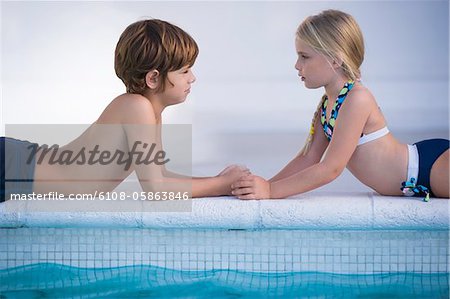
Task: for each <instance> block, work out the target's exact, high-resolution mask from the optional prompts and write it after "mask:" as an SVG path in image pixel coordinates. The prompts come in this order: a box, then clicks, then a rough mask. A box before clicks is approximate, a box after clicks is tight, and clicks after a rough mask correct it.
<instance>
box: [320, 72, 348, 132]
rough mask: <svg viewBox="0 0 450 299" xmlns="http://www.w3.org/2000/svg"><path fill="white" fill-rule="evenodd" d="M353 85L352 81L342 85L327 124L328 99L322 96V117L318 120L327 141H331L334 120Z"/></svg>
mask: <svg viewBox="0 0 450 299" xmlns="http://www.w3.org/2000/svg"><path fill="white" fill-rule="evenodd" d="M354 84H355V82H354V81H351V80H350V81H348V82H346V83H345V84H344V87H343V88H342V89H341V91H340V92H339V96H338V97H337V99H336V103H334V107H333V110H331V115H330V120H329V121H328V122H327V120H326V119H327V105H328V97H327V95H324V96H323V101H322V115H321V118H320V121H321V123H322V126H323V131H324V132H325V136H326V137H327V138H328V140H331V137H332V136H333V130H334V124H335V123H336V118H337V116H338V113H339V109H341V106H342V103H343V102H344V100H345V98H346V97H347V94H348V92H349V91H350V90H352V88H353V85H354Z"/></svg>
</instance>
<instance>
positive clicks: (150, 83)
mask: <svg viewBox="0 0 450 299" xmlns="http://www.w3.org/2000/svg"><path fill="white" fill-rule="evenodd" d="M159 80H160V76H159V72H158V71H157V70H152V71H150V72H148V73H147V75H145V84H146V85H147V87H148V88H150V89H156V88H157V87H158V85H159Z"/></svg>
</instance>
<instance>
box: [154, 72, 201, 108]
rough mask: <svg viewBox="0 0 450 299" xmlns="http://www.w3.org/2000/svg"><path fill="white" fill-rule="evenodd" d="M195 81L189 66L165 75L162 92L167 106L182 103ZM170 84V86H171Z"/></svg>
mask: <svg viewBox="0 0 450 299" xmlns="http://www.w3.org/2000/svg"><path fill="white" fill-rule="evenodd" d="M195 80H196V78H195V76H194V73H193V72H192V70H191V68H190V67H189V66H185V67H183V68H181V69H179V70H176V71H173V72H169V73H167V82H166V88H165V90H164V91H163V92H162V94H163V96H164V99H165V101H166V103H167V105H175V104H178V103H182V102H184V100H186V97H187V95H188V94H189V92H190V91H191V84H192V83H194V82H195ZM171 83H172V84H171Z"/></svg>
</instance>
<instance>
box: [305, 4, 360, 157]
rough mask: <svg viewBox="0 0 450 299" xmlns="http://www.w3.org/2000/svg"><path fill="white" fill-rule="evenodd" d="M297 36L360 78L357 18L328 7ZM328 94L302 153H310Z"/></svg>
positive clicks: (306, 24) (310, 20)
mask: <svg viewBox="0 0 450 299" xmlns="http://www.w3.org/2000/svg"><path fill="white" fill-rule="evenodd" d="M296 35H297V38H299V39H300V40H302V41H303V42H305V43H306V44H308V45H309V46H310V47H311V48H313V49H314V50H316V51H317V52H319V53H322V54H323V55H325V56H327V57H329V58H330V59H332V60H334V61H342V65H341V68H342V71H343V72H344V74H345V75H346V76H347V77H348V79H349V80H353V81H355V80H359V79H360V77H361V71H360V69H359V68H360V66H361V64H362V62H363V60H364V39H363V35H362V32H361V29H360V28H359V26H358V23H356V21H355V19H354V18H353V17H352V16H351V15H349V14H347V13H345V12H342V11H339V10H333V9H329V10H324V11H322V12H321V13H319V14H317V15H313V16H309V17H308V18H306V19H305V20H304V21H303V22H302V23H301V24H300V26H299V27H298V29H297V33H296ZM323 100H324V97H322V100H321V101H320V103H319V105H318V107H317V109H316V112H315V113H314V117H313V120H312V124H311V130H310V133H309V136H308V139H307V140H306V144H305V146H304V147H303V149H302V151H301V153H302V154H303V155H306V154H307V152H308V150H309V148H310V146H311V143H312V139H313V135H314V122H315V120H316V119H317V117H318V114H319V111H320V107H321V106H322V103H323Z"/></svg>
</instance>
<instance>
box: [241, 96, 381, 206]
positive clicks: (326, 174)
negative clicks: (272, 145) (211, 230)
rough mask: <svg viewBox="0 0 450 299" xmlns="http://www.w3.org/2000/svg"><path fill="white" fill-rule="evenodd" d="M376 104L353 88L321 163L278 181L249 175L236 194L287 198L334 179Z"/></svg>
mask: <svg viewBox="0 0 450 299" xmlns="http://www.w3.org/2000/svg"><path fill="white" fill-rule="evenodd" d="M373 103H374V99H373V97H372V96H371V95H370V94H368V93H364V92H363V91H358V90H353V92H352V93H351V94H349V95H348V96H347V99H346V100H345V102H344V104H343V105H342V107H341V109H340V111H339V117H338V119H337V121H336V125H335V129H334V132H333V138H332V140H331V142H330V144H329V146H328V150H327V152H326V154H325V156H324V158H323V160H322V161H321V162H319V163H317V164H314V165H312V166H310V167H307V168H305V169H303V170H301V171H299V172H297V173H294V174H292V175H291V176H289V177H286V178H283V179H281V180H277V181H274V182H267V181H265V180H264V179H262V178H261V177H258V176H253V175H251V176H247V177H245V178H243V179H241V180H240V181H238V182H237V183H235V184H233V188H234V190H233V194H234V195H236V196H238V197H239V198H240V199H260V198H284V197H288V196H291V195H294V194H298V193H303V192H307V191H310V190H313V189H315V188H318V187H320V186H323V185H325V184H327V183H329V182H331V181H333V180H334V179H335V178H337V177H338V176H339V175H340V174H341V172H342V171H343V170H344V168H345V167H346V165H347V163H348V161H349V160H350V158H351V156H352V155H353V152H354V151H355V149H356V146H357V144H358V140H359V137H360V135H361V132H362V131H363V128H364V125H365V123H366V121H367V119H368V117H369V114H370V111H371V109H372V107H374V105H373Z"/></svg>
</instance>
